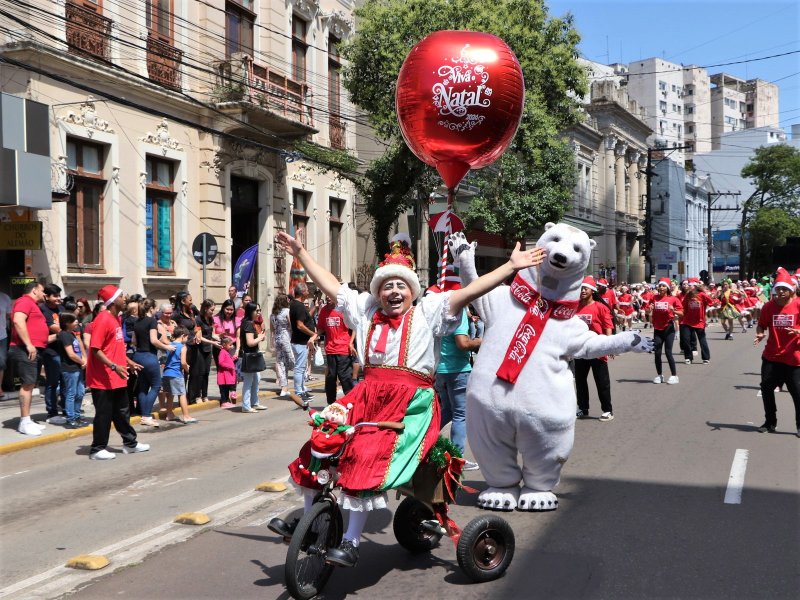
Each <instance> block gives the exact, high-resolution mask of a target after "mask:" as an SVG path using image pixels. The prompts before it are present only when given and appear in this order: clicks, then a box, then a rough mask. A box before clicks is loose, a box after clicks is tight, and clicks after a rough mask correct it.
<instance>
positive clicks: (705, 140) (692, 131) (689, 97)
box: [683, 67, 711, 159]
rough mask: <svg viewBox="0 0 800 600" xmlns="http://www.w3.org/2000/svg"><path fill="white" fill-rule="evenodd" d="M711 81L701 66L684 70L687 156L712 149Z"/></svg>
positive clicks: (684, 118) (684, 119) (684, 122)
mask: <svg viewBox="0 0 800 600" xmlns="http://www.w3.org/2000/svg"><path fill="white" fill-rule="evenodd" d="M710 86H711V83H710V80H709V77H708V72H707V71H706V70H705V69H703V68H701V67H691V68H688V69H685V70H684V71H683V124H684V132H685V144H686V145H687V146H691V149H687V150H686V151H685V152H686V158H687V159H691V158H692V157H693V156H694V154H695V152H708V151H709V150H711V87H710Z"/></svg>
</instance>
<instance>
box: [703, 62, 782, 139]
mask: <svg viewBox="0 0 800 600" xmlns="http://www.w3.org/2000/svg"><path fill="white" fill-rule="evenodd" d="M710 79H711V83H712V84H713V85H714V87H713V88H711V135H712V141H713V143H712V149H714V150H718V149H719V148H720V144H719V141H720V136H721V135H722V134H724V133H729V132H731V131H741V130H742V129H753V128H756V127H778V122H779V115H778V113H779V106H778V99H779V89H778V86H777V85H775V84H774V83H769V82H768V81H764V80H763V79H748V80H744V79H740V78H738V77H734V76H732V75H728V74H726V73H718V74H717V75H712V76H711V78H710Z"/></svg>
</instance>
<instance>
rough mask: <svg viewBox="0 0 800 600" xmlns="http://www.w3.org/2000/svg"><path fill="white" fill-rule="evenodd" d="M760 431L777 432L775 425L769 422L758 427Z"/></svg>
mask: <svg viewBox="0 0 800 600" xmlns="http://www.w3.org/2000/svg"><path fill="white" fill-rule="evenodd" d="M758 432H759V433H775V425H770V424H769V423H764V424H763V425H762V426H761V427H759V428H758Z"/></svg>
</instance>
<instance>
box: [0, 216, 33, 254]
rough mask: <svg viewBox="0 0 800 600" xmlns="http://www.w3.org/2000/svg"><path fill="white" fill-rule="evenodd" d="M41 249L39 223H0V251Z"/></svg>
mask: <svg viewBox="0 0 800 600" xmlns="http://www.w3.org/2000/svg"><path fill="white" fill-rule="evenodd" d="M41 249H42V222H41V221H29V222H10V223H0V250H41Z"/></svg>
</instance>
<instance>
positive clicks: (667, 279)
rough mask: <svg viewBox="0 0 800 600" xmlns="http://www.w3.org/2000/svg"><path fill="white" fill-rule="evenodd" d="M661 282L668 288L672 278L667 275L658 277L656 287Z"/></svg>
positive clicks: (670, 285)
mask: <svg viewBox="0 0 800 600" xmlns="http://www.w3.org/2000/svg"><path fill="white" fill-rule="evenodd" d="M662 283H663V284H664V285H665V286H667V287H668V288H672V280H671V279H670V278H669V277H662V278H661V279H659V280H658V283H657V284H656V287H658V286H659V285H661V284H662Z"/></svg>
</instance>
